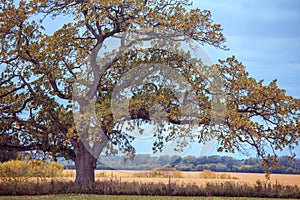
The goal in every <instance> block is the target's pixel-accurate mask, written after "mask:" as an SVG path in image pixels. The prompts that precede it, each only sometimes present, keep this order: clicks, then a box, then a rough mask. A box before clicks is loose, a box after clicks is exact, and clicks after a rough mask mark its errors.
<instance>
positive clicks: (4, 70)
mask: <svg viewBox="0 0 300 200" xmlns="http://www.w3.org/2000/svg"><path fill="white" fill-rule="evenodd" d="M190 5H191V3H190V2H189V1H188V0H169V1H165V0H143V1H141V0H132V1H123V0H122V1H121V0H110V1H96V0H95V1H92V0H70V1H54V0H32V1H24V0H20V1H13V0H10V1H9V0H7V1H6V0H2V1H1V3H0V18H1V24H0V37H1V44H0V45H1V50H0V72H1V75H0V77H1V79H0V86H1V87H0V102H1V104H0V106H1V107H0V118H1V121H0V127H1V130H0V148H1V149H7V150H10V149H14V150H18V151H29V150H40V151H44V152H47V153H49V155H50V156H52V157H53V158H55V157H57V156H64V157H66V158H70V159H72V160H74V161H75V164H76V171H77V173H76V183H78V184H82V183H89V182H91V181H93V180H94V172H93V170H94V169H95V166H96V161H97V155H98V156H99V154H100V153H101V152H102V151H103V150H106V151H107V153H114V152H116V151H123V152H124V153H127V154H128V155H129V156H131V157H133V156H134V154H135V149H134V147H133V146H132V145H131V144H132V143H131V142H132V141H133V140H134V136H132V135H130V134H128V132H126V130H124V129H121V128H120V126H119V125H122V124H124V123H126V122H132V126H136V125H137V123H148V122H151V121H152V122H153V121H155V119H159V118H164V120H162V122H164V123H167V124H185V122H187V123H188V124H192V125H193V126H200V127H202V128H201V131H198V132H197V134H193V135H192V136H188V137H189V138H188V139H189V141H199V142H205V141H206V140H208V139H209V138H211V137H216V138H217V140H218V141H219V150H220V151H229V152H234V151H235V150H239V151H242V150H243V149H244V148H245V144H248V145H250V146H252V147H254V148H255V150H256V152H257V154H258V156H259V157H260V158H262V159H263V160H264V162H263V166H264V167H265V169H266V170H267V169H269V168H270V167H271V166H273V165H275V166H276V163H277V160H276V158H277V151H278V150H279V151H280V150H283V149H285V148H288V149H289V150H291V155H290V156H291V157H293V156H295V154H294V152H293V149H294V147H295V146H296V145H298V139H299V106H300V101H299V99H295V98H293V97H290V96H287V95H286V93H285V90H283V89H280V88H278V86H277V85H276V81H273V82H271V83H270V84H269V85H265V84H264V83H263V81H257V80H255V79H254V78H251V77H249V76H248V73H247V72H246V71H245V66H243V64H242V63H241V62H239V61H238V60H237V59H236V58H235V57H230V58H228V59H227V60H224V61H220V62H219V64H215V65H213V66H210V68H207V70H204V71H205V73H206V74H203V70H202V71H199V70H197V69H199V68H197V67H199V66H195V65H197V64H200V63H201V61H197V59H196V60H195V59H194V58H193V57H192V56H191V55H190V54H189V52H184V53H182V54H179V53H178V52H176V48H177V47H178V46H176V44H177V42H179V43H180V42H182V41H190V40H192V41H195V42H196V43H198V44H200V45H205V44H208V45H212V46H215V47H216V48H219V49H223V50H226V49H227V47H226V45H225V37H224V36H223V34H222V28H221V26H220V25H219V24H215V23H213V21H212V19H211V13H210V12H209V11H207V10H200V9H198V8H196V9H191V8H190V7H189V6H190ZM61 16H65V17H66V18H68V20H67V21H66V23H65V24H64V25H63V26H62V27H57V30H56V31H55V32H54V33H51V34H49V33H47V31H45V29H44V27H43V23H44V20H46V19H49V18H53V19H54V20H58V19H59V17H61ZM54 22H55V21H54ZM141 30H142V32H141ZM153 37H154V38H158V39H159V40H154V41H155V42H156V43H154V44H153V45H152V47H151V48H144V49H142V48H137V47H143V44H142V43H144V44H145V43H147V41H151V40H152V39H153ZM111 38H113V39H115V40H119V41H120V45H119V46H120V48H116V49H112V51H111V52H110V54H104V55H105V56H103V57H100V56H99V55H100V54H101V53H100V52H101V51H102V50H103V49H105V48H107V46H105V45H107V44H105V41H107V40H109V39H111ZM124 38H125V39H124ZM162 39H165V40H163V42H165V43H164V46H163V47H170V46H171V48H169V49H164V48H159V47H160V46H159V44H161V42H162V41H161V40H162ZM113 45H114V44H111V47H112V48H114V46H113ZM172 45H173V46H172ZM124 49H127V50H128V49H129V50H128V51H125V50H124ZM198 59H199V60H200V58H198ZM151 63H152V64H153V63H155V64H163V65H164V66H168V67H169V68H172V69H173V70H174V71H175V72H176V73H175V74H180V75H182V76H183V77H184V78H185V80H186V81H187V82H188V83H189V84H190V91H189V92H190V93H189V94H190V98H192V101H193V103H195V107H193V108H192V109H191V108H189V107H188V106H186V107H185V104H182V103H180V101H179V100H178V98H177V96H176V94H174V89H173V90H170V87H167V86H166V85H165V84H164V83H163V82H161V81H159V77H156V79H155V81H152V82H151V83H149V81H148V82H147V83H146V84H144V85H142V86H139V87H135V88H134V90H132V91H131V94H132V95H131V98H130V100H129V105H130V106H129V113H130V118H126V117H123V118H122V116H121V115H120V116H118V117H117V118H116V115H118V114H117V113H120V110H117V111H116V110H115V112H114V109H115V107H113V106H112V105H115V104H113V102H112V100H113V99H119V100H120V102H122V101H121V100H122V97H121V96H117V97H118V98H116V96H113V95H117V93H118V92H116V87H117V85H118V84H120V82H118V81H121V83H122V84H123V85H122V87H121V89H126V88H128V87H127V86H126V79H124V77H125V78H126V73H128V72H129V71H131V70H134V69H135V70H140V69H136V68H139V67H141V66H144V65H147V64H151ZM147 69H149V70H150V69H152V68H151V67H148V68H147ZM158 69H159V68H158ZM144 71H145V70H144ZM137 72H139V71H137ZM140 72H141V73H140V74H139V77H140V78H141V77H142V72H143V70H140ZM152 72H153V73H152V74H155V73H159V71H155V70H154V71H152ZM160 72H161V73H163V72H164V71H160ZM171 72H172V70H170V74H172V73H171ZM212 74H213V75H212ZM211 76H213V77H214V78H215V79H218V80H220V81H221V82H222V83H223V86H222V87H221V89H220V91H222V94H225V99H222V98H221V99H219V102H217V104H214V102H213V101H214V98H213V96H214V95H216V94H214V92H213V91H214V89H212V88H213V87H219V86H218V85H217V86H214V85H213V83H212V82H211V79H210V78H209V77H211ZM82 77H84V78H83V79H82ZM130 77H131V76H129V78H130ZM122 78H123V79H122ZM122 81H123V82H122ZM78 83H80V84H82V85H83V86H85V87H84V88H82V86H76V84H78ZM141 83H143V82H141ZM174 87H175V86H174ZM178 91H179V90H178ZM76 92H79V93H80V94H79V96H76V95H77V94H75V93H76ZM119 92H120V91H119ZM175 93H176V92H175ZM112 96H113V97H114V98H112ZM74 97H76V98H75V99H74ZM125 97H128V96H126V95H125ZM182 98H183V99H184V95H183V96H182ZM75 100H76V105H77V106H78V110H77V111H78V112H76V113H74V112H73V111H74V101H75ZM91 102H93V103H92V104H93V105H94V108H95V111H96V114H97V115H96V119H94V118H92V116H91V115H87V113H88V110H89V104H90V103H91ZM155 105H159V106H160V109H162V110H163V111H164V112H163V114H164V116H162V115H159V116H158V117H156V118H155V117H154V115H152V114H153V112H154V113H155V109H154V108H155ZM213 105H221V107H222V106H223V108H224V106H225V105H226V111H225V113H223V114H222V116H221V117H222V121H218V122H214V121H213V122H212V121H211V115H212V114H213V112H212V110H218V109H221V107H220V108H219V107H213ZM151 109H152V110H151ZM153 109H154V110H153ZM184 110H185V111H187V110H188V111H190V110H192V111H191V112H193V117H196V118H197V120H196V121H194V118H193V119H191V118H190V119H189V120H186V116H185V114H187V112H185V113H184V112H183V111H184ZM156 111H157V110H156ZM151 113H152V114H151ZM120 119H122V120H121V121H120ZM76 120H77V121H76ZM78 120H79V121H78ZM83 122H85V123H86V124H84V123H83ZM219 122H220V123H219ZM78 123H83V124H81V126H80V127H78ZM92 123H95V124H96V128H97V127H98V128H99V127H100V128H101V131H102V134H100V140H99V141H100V142H97V140H93V141H94V142H96V143H95V144H93V147H92V150H91V149H89V148H88V147H87V143H89V142H86V141H89V140H90V137H96V136H91V134H92V132H93V130H92V129H91V127H90V126H91V124H92ZM169 127H171V126H169ZM212 127H213V128H214V135H210V134H211V130H212ZM162 132H164V130H163V129H161V130H158V131H156V132H154V133H153V137H156V138H157V139H156V141H155V142H154V144H153V150H154V151H158V150H160V149H162V148H163V147H164V145H165V144H166V143H167V142H169V141H172V140H174V139H175V138H183V139H185V135H184V134H183V133H184V131H182V130H181V129H180V128H177V129H176V130H174V131H170V130H169V131H167V133H165V134H163V133H162ZM98 136H99V135H98ZM184 141H185V140H184ZM181 145H185V143H183V142H182V143H181ZM94 147H95V148H94ZM246 147H247V146H246ZM93 148H94V149H95V150H93ZM95 155H96V156H95Z"/></svg>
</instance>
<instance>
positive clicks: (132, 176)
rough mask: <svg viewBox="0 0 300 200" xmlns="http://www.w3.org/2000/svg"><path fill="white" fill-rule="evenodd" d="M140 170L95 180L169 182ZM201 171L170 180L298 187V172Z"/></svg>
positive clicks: (111, 172)
mask: <svg viewBox="0 0 300 200" xmlns="http://www.w3.org/2000/svg"><path fill="white" fill-rule="evenodd" d="M141 172H147V171H122V170H97V171H96V180H107V179H115V180H121V181H127V182H134V181H137V182H142V183H151V182H153V183H159V182H161V183H165V184H167V183H168V182H169V178H159V177H150V178H145V177H137V176H136V175H137V174H138V173H141ZM200 173H201V172H182V175H183V177H182V178H171V182H172V183H174V182H176V184H196V185H204V184H206V183H207V182H226V181H232V182H238V183H239V182H241V183H248V184H255V183H256V181H257V180H260V181H262V182H267V183H269V182H270V183H272V184H276V181H277V183H280V184H283V185H297V186H299V187H300V174H272V175H271V176H270V179H269V180H267V179H266V177H265V174H258V173H227V172H215V173H216V174H217V177H216V178H215V179H203V178H200ZM64 174H65V175H66V176H68V177H64V179H66V180H72V181H73V180H75V171H74V170H65V171H64ZM224 174H226V175H229V176H230V179H223V178H222V179H221V178H220V177H221V175H224Z"/></svg>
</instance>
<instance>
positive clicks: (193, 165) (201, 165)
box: [65, 154, 300, 174]
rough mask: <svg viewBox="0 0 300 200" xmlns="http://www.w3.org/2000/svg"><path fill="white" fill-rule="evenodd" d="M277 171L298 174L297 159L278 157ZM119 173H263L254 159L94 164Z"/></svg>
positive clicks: (163, 158) (151, 159)
mask: <svg viewBox="0 0 300 200" xmlns="http://www.w3.org/2000/svg"><path fill="white" fill-rule="evenodd" d="M278 159H279V165H281V166H282V168H281V169H276V170H275V169H273V170H272V172H273V173H287V174H288V173H291V174H300V159H296V162H293V161H291V160H289V159H287V158H286V157H284V156H282V157H279V158H278ZM107 165H108V166H107ZM109 166H112V167H113V168H114V169H123V170H152V169H154V168H161V167H170V168H176V169H178V170H182V171H202V170H204V169H209V170H212V171H216V172H252V173H264V171H263V169H262V168H261V161H260V160H259V159H257V158H247V159H243V160H238V159H235V158H233V157H230V156H218V155H213V156H205V157H195V156H185V157H179V156H168V155H166V156H160V157H151V155H149V154H138V155H137V156H136V157H135V158H134V160H133V161H130V160H128V161H124V157H109V158H107V157H105V160H104V163H101V159H100V161H98V162H97V169H112V168H111V167H109ZM65 167H66V168H68V169H72V168H75V166H74V165H72V164H66V163H65Z"/></svg>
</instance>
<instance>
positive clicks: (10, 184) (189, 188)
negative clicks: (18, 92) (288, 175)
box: [0, 179, 300, 198]
mask: <svg viewBox="0 0 300 200" xmlns="http://www.w3.org/2000/svg"><path fill="white" fill-rule="evenodd" d="M70 193H74V194H81V193H85V194H101V195H148V196H149V195H150V196H152V195H155V196H156V195H157V196H228V197H233V196H236V197H237V196H238V197H280V198H300V189H299V187H298V186H287V185H281V184H279V183H277V184H271V183H266V182H262V181H257V182H256V184H255V185H251V184H247V183H236V182H229V181H228V182H223V183H212V182H208V183H206V185H203V186H198V185H195V184H176V182H172V179H170V182H169V183H167V184H165V183H142V182H137V181H136V182H126V181H120V180H118V179H106V180H102V181H97V182H95V183H93V184H91V185H87V186H80V187H77V186H75V184H74V182H72V181H63V180H59V179H51V180H43V181H35V179H33V180H29V179H26V180H22V181H2V182H0V195H46V194H47V195H49V194H70Z"/></svg>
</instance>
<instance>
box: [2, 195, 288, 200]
mask: <svg viewBox="0 0 300 200" xmlns="http://www.w3.org/2000/svg"><path fill="white" fill-rule="evenodd" d="M31 199H33V200H40V199H41V200H57V199H60V200H79V199H80V200H81V199H87V200H94V199H95V200H115V199H116V200H128V199H130V200H171V199H172V200H182V199H183V200H193V199H195V200H223V199H224V200H272V199H274V200H275V199H276V200H281V199H279V198H278V199H277V198H268V199H265V198H247V197H246V198H243V197H167V196H165V197H158V196H109V195H46V196H0V200H31ZM282 200H284V199H282Z"/></svg>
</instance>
